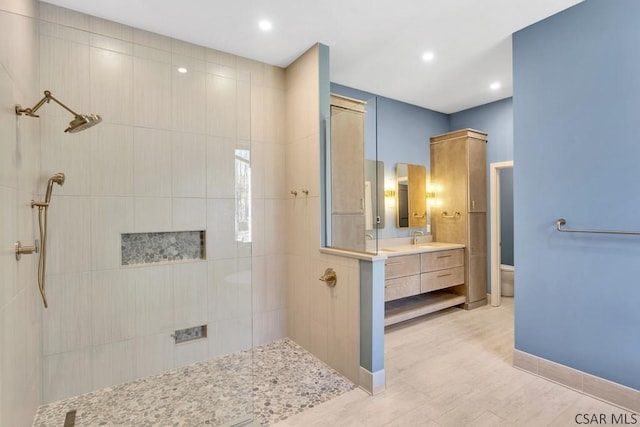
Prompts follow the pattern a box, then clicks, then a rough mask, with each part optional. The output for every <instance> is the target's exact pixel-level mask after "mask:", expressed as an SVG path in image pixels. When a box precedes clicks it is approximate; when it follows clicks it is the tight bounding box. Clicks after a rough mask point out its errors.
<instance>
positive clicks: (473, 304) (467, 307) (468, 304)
mask: <svg viewBox="0 0 640 427" xmlns="http://www.w3.org/2000/svg"><path fill="white" fill-rule="evenodd" d="M484 305H487V300H486V299H481V300H480V301H475V302H465V303H464V309H465V310H473V309H474V308H478V307H482V306H484Z"/></svg>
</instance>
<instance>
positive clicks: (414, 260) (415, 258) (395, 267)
mask: <svg viewBox="0 0 640 427" xmlns="http://www.w3.org/2000/svg"><path fill="white" fill-rule="evenodd" d="M412 274H420V254H416V255H402V256H396V257H391V258H387V260H386V261H385V263H384V278H385V279H393V278H394V277H402V276H410V275H412Z"/></svg>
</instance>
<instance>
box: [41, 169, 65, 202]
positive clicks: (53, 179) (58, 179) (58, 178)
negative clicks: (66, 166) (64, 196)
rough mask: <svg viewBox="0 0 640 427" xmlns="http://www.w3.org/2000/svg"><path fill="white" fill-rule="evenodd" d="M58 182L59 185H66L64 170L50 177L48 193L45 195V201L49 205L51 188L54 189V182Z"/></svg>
mask: <svg viewBox="0 0 640 427" xmlns="http://www.w3.org/2000/svg"><path fill="white" fill-rule="evenodd" d="M54 182H55V183H56V184H58V185H59V186H63V185H64V174H63V173H62V172H58V173H57V174H55V175H53V176H52V177H51V178H49V182H48V183H47V194H46V195H45V196H44V202H45V203H46V204H47V205H48V204H49V203H50V202H51V190H53V183H54Z"/></svg>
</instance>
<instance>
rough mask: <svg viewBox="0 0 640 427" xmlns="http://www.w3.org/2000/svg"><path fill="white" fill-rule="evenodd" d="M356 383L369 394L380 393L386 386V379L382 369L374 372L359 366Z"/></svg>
mask: <svg viewBox="0 0 640 427" xmlns="http://www.w3.org/2000/svg"><path fill="white" fill-rule="evenodd" d="M358 383H359V384H358V385H359V386H360V388H361V389H363V390H364V391H366V392H367V393H369V394H372V395H376V394H378V393H382V392H383V391H385V389H386V388H387V379H386V374H385V371H384V369H381V370H379V371H376V372H369V371H368V370H367V369H365V368H363V367H362V366H360V372H359V381H358Z"/></svg>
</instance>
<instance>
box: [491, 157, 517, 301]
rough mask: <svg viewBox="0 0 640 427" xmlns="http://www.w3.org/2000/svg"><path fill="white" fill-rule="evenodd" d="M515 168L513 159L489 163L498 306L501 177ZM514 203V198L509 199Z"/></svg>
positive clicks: (494, 287)
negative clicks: (505, 171)
mask: <svg viewBox="0 0 640 427" xmlns="http://www.w3.org/2000/svg"><path fill="white" fill-rule="evenodd" d="M504 170H513V160H509V161H506V162H497V163H491V164H490V165H489V175H490V177H489V181H490V182H489V194H490V203H491V215H490V221H491V249H490V252H491V305H492V306H494V307H497V306H499V305H500V303H501V297H502V283H501V269H500V265H501V263H502V243H501V242H502V232H501V225H502V220H501V207H502V206H501V202H502V203H506V202H507V201H506V200H505V201H502V200H501V199H502V197H500V196H501V191H500V177H501V173H500V172H501V171H504ZM509 203H511V204H513V199H511V200H510V201H509Z"/></svg>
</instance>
